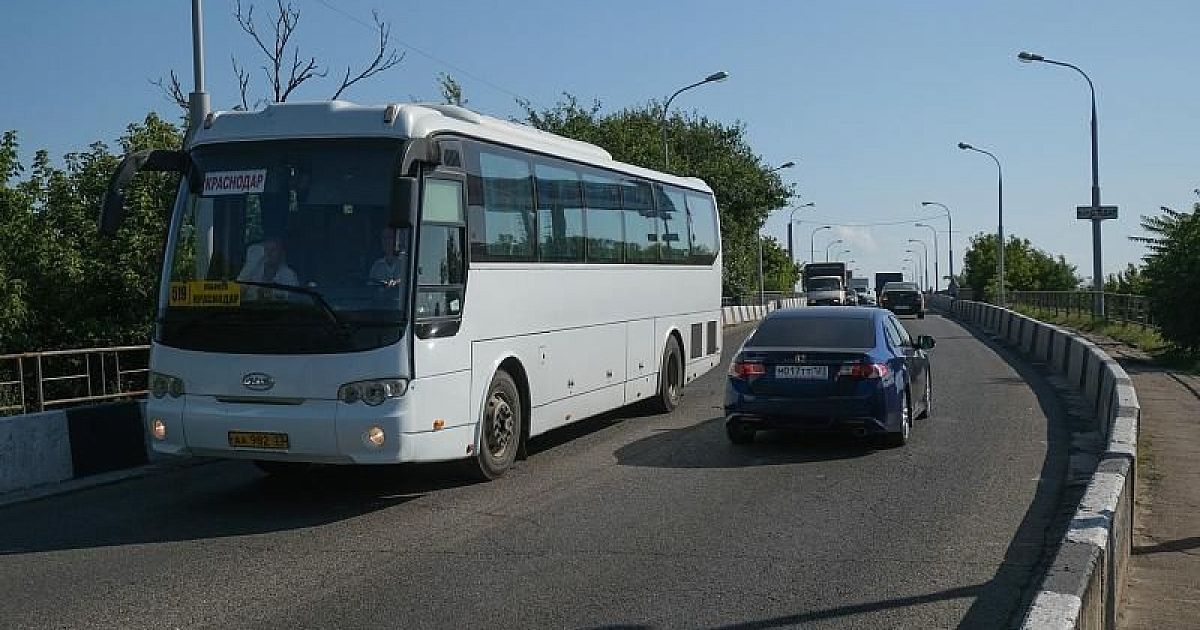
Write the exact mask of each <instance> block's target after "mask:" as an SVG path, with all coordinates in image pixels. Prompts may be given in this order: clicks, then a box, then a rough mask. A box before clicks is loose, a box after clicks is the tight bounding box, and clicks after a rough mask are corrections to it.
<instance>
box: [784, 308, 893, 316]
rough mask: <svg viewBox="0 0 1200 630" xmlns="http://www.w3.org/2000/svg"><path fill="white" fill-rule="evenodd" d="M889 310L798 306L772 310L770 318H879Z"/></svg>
mask: <svg viewBox="0 0 1200 630" xmlns="http://www.w3.org/2000/svg"><path fill="white" fill-rule="evenodd" d="M887 314H888V311H883V310H880V309H877V308H860V307H857V306H797V307H795V308H782V309H779V310H777V311H771V314H770V315H767V318H768V319H877V318H880V317H884V316H886V315H887Z"/></svg>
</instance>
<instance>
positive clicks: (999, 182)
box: [958, 142, 1005, 306]
mask: <svg viewBox="0 0 1200 630" xmlns="http://www.w3.org/2000/svg"><path fill="white" fill-rule="evenodd" d="M958 148H960V149H962V150H964V151H974V152H976V153H982V154H984V155H986V156H988V157H990V158H992V161H993V162H995V163H996V194H997V203H996V215H997V219H998V223H997V225H996V239H997V243H996V279H997V281H998V283H997V284H998V286H997V288H996V295H997V299H998V302H999V304H1000V306H1004V304H1005V300H1004V169H1003V168H1002V167H1001V166H1000V159H999V158H997V157H996V156H995V154H993V153H991V152H990V151H984V150H983V149H977V148H975V147H973V146H971V145H969V144H967V143H965V142H959V143H958ZM979 289H980V290H981V291H982V290H983V287H979Z"/></svg>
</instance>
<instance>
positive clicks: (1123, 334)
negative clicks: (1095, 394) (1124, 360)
mask: <svg viewBox="0 0 1200 630" xmlns="http://www.w3.org/2000/svg"><path fill="white" fill-rule="evenodd" d="M1015 308H1016V310H1017V311H1019V312H1020V313H1023V314H1025V315H1028V316H1030V317H1033V318H1036V319H1039V320H1041V321H1044V322H1047V323H1051V324H1055V325H1058V326H1064V327H1067V328H1073V329H1075V330H1078V331H1081V332H1086V333H1095V334H1098V335H1104V336H1105V337H1109V338H1111V339H1115V340H1116V341H1119V342H1121V343H1123V344H1126V345H1129V346H1133V347H1135V348H1137V349H1139V350H1141V351H1142V352H1145V353H1146V354H1148V355H1150V356H1151V357H1152V358H1153V359H1154V362H1155V363H1157V364H1159V365H1161V366H1163V367H1166V368H1169V369H1173V370H1177V371H1182V372H1190V373H1192V374H1200V356H1196V355H1192V354H1188V353H1185V352H1181V351H1180V350H1178V349H1176V348H1175V347H1174V346H1172V345H1171V343H1170V342H1168V341H1166V340H1165V339H1163V338H1162V336H1161V335H1159V334H1158V331H1157V330H1155V329H1154V328H1150V327H1146V326H1142V325H1141V324H1127V323H1124V322H1112V321H1105V320H1102V319H1094V318H1093V317H1092V316H1091V315H1090V314H1084V313H1068V312H1065V311H1059V312H1058V313H1055V312H1054V310H1053V309H1046V308H1038V307H1034V306H1024V305H1018V306H1016V307H1015Z"/></svg>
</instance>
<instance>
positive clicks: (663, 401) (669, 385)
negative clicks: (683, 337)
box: [653, 337, 683, 413]
mask: <svg viewBox="0 0 1200 630" xmlns="http://www.w3.org/2000/svg"><path fill="white" fill-rule="evenodd" d="M682 395H683V352H682V351H681V350H680V349H679V342H677V341H675V338H674V337H672V338H670V339H668V340H667V347H666V348H665V349H664V350H663V359H662V369H661V370H659V372H658V395H657V396H655V397H654V399H653V400H654V409H655V411H658V412H659V413H671V412H672V411H674V410H675V408H676V407H678V406H679V398H680V397H681V396H682Z"/></svg>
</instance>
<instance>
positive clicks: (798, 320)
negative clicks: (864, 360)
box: [746, 317, 875, 348]
mask: <svg viewBox="0 0 1200 630" xmlns="http://www.w3.org/2000/svg"><path fill="white" fill-rule="evenodd" d="M746 346H747V347H751V346H758V347H791V348H872V347H874V346H875V324H874V323H873V322H872V321H871V320H869V319H864V318H861V317H854V318H850V317H776V318H771V319H767V320H766V321H764V322H763V323H762V324H761V325H759V327H758V330H756V331H754V335H753V336H752V337H750V340H749V341H747V342H746Z"/></svg>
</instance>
